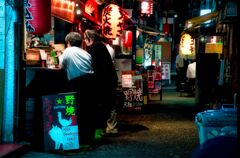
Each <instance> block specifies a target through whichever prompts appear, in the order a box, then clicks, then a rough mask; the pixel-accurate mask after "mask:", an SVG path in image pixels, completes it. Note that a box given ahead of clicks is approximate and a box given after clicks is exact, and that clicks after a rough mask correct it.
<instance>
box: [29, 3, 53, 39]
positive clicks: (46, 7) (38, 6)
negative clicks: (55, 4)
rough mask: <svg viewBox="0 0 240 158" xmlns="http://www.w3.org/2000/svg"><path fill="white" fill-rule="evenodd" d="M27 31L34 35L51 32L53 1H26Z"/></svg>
mask: <svg viewBox="0 0 240 158" xmlns="http://www.w3.org/2000/svg"><path fill="white" fill-rule="evenodd" d="M25 20H26V29H27V31H28V32H30V33H32V34H34V35H43V34H45V33H48V32H49V31H50V30H51V0H26V3H25Z"/></svg>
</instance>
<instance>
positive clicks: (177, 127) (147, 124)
mask: <svg viewBox="0 0 240 158" xmlns="http://www.w3.org/2000/svg"><path fill="white" fill-rule="evenodd" d="M196 109H197V108H196V105H195V99H194V97H188V96H185V95H183V96H180V93H179V92H176V91H175V90H174V89H164V90H163V96H162V101H160V100H156V101H152V102H151V103H150V104H149V105H146V106H144V108H143V109H142V111H141V112H121V113H119V114H118V125H117V128H118V133H117V134H111V135H106V136H103V137H102V139H99V140H96V142H95V144H94V146H93V147H92V148H91V149H89V150H81V151H78V152H63V151H62V152H59V153H55V154H51V153H42V152H36V151H31V150H30V151H28V152H27V153H26V154H24V155H23V156H21V157H22V158H32V157H34V158H40V157H48V158H58V157H59V158H60V157H83V158H125V157H128V158H135V157H138V158H155V157H156V158H159V157H160V158H188V157H189V158H190V156H191V154H192V152H193V151H194V149H196V147H197V146H198V145H199V140H198V131H197V128H196V126H195V122H194V116H195V114H196V113H197V112H198V111H197V110H196Z"/></svg>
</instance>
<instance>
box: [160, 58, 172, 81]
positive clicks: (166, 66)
mask: <svg viewBox="0 0 240 158" xmlns="http://www.w3.org/2000/svg"><path fill="white" fill-rule="evenodd" d="M170 71H171V68H170V63H168V62H163V64H162V79H163V80H169V84H171V72H170Z"/></svg>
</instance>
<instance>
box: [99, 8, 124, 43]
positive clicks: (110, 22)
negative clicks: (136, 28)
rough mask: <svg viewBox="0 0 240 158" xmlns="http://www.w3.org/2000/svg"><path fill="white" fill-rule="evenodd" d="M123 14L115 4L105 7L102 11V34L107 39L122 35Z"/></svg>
mask: <svg viewBox="0 0 240 158" xmlns="http://www.w3.org/2000/svg"><path fill="white" fill-rule="evenodd" d="M123 19H124V16H123V12H122V10H121V8H120V7H119V6H117V5H115V4H110V5H108V6H106V7H105V8H104V9H103V11H102V33H103V35H104V36H105V37H107V38H113V39H114V38H116V37H119V36H120V35H121V33H122V26H123Z"/></svg>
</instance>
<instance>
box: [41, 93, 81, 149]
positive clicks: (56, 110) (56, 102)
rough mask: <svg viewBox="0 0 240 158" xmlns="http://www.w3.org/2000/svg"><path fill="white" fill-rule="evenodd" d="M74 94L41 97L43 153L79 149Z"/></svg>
mask: <svg viewBox="0 0 240 158" xmlns="http://www.w3.org/2000/svg"><path fill="white" fill-rule="evenodd" d="M75 94H76V93H60V94H56V95H48V96H43V97H42V102H43V129H44V150H45V151H51V150H73V149H79V138H78V124H77V114H76V113H77V112H76V110H77V109H76V99H75Z"/></svg>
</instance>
